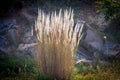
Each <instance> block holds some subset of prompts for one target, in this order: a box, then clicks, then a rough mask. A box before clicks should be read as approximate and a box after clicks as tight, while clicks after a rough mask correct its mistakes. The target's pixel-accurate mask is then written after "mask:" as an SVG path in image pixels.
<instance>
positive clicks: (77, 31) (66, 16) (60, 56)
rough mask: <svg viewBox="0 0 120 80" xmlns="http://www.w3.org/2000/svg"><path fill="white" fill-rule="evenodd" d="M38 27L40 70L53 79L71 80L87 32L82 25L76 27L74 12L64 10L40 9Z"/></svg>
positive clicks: (36, 24) (36, 26) (38, 60)
mask: <svg viewBox="0 0 120 80" xmlns="http://www.w3.org/2000/svg"><path fill="white" fill-rule="evenodd" d="M35 28H36V33H37V39H38V43H39V46H38V54H37V62H38V64H39V67H40V71H41V72H42V73H44V74H46V75H47V76H49V77H50V78H52V79H53V80H66V79H70V77H71V75H72V72H73V68H74V55H75V52H76V50H77V47H78V44H79V42H80V40H81V38H82V29H83V26H80V25H79V24H76V26H74V20H73V10H71V9H70V10H60V11H59V14H57V13H56V11H55V12H52V13H49V14H45V13H44V12H43V11H41V10H39V11H38V17H37V20H36V22H35Z"/></svg>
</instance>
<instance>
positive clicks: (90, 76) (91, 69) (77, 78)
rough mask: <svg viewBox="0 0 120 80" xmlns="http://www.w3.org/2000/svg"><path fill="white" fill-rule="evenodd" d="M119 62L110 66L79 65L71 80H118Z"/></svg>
mask: <svg viewBox="0 0 120 80" xmlns="http://www.w3.org/2000/svg"><path fill="white" fill-rule="evenodd" d="M119 62H120V60H115V61H113V62H112V64H111V65H107V66H103V65H100V64H99V63H97V64H93V65H92V64H83V63H82V64H79V65H77V67H76V68H75V70H74V71H75V74H74V75H73V77H72V79H71V80H119V79H120V63H119Z"/></svg>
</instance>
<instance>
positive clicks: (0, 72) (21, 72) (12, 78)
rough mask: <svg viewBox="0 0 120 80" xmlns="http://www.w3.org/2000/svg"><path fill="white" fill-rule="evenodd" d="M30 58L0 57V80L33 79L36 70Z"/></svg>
mask: <svg viewBox="0 0 120 80" xmlns="http://www.w3.org/2000/svg"><path fill="white" fill-rule="evenodd" d="M35 66H36V64H35V61H34V60H32V59H30V58H19V57H16V56H8V57H0V76H1V77H0V80H16V79H17V80H21V79H22V80H23V79H25V78H26V79H29V78H31V79H35V78H36V74H37V73H38V72H37V68H36V67H35Z"/></svg>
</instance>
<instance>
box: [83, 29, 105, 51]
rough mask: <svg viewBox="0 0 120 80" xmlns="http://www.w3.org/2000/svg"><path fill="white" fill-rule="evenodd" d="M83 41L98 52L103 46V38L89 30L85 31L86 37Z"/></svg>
mask: <svg viewBox="0 0 120 80" xmlns="http://www.w3.org/2000/svg"><path fill="white" fill-rule="evenodd" d="M84 41H85V42H86V43H87V44H89V45H91V46H92V47H94V48H96V49H98V50H100V51H101V50H102V47H103V45H104V41H103V38H102V37H101V36H100V35H98V34H97V33H96V32H94V31H92V30H91V29H89V28H88V29H87V35H86V37H85V39H84Z"/></svg>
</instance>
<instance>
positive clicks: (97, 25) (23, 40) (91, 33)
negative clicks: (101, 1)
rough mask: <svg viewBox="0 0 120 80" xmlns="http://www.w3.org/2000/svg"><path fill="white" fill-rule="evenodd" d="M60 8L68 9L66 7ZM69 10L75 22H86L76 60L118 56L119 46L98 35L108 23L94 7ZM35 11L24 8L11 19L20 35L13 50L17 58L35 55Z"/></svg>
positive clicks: (86, 5)
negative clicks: (72, 11) (102, 55)
mask: <svg viewBox="0 0 120 80" xmlns="http://www.w3.org/2000/svg"><path fill="white" fill-rule="evenodd" d="M39 8H40V9H42V10H44V11H45V12H49V11H54V10H57V11H58V10H59V9H60V8H61V7H55V6H49V5H48V6H43V7H39ZM62 8H63V9H68V8H67V7H62ZM71 8H72V9H74V14H75V16H74V19H75V22H77V21H78V20H83V21H85V22H86V24H85V26H87V35H86V37H85V39H84V43H85V44H82V45H81V47H80V48H79V51H78V54H80V55H79V57H78V60H79V59H82V58H83V57H84V56H82V57H81V53H82V54H85V56H86V55H88V54H90V55H92V58H95V57H96V58H98V57H100V52H102V53H104V54H106V53H110V55H113V56H115V55H119V54H120V50H119V49H120V46H119V45H118V44H117V45H116V44H114V43H111V42H109V44H108V41H107V43H106V38H105V36H104V34H101V33H99V32H102V31H104V29H105V28H106V27H107V26H108V24H109V23H107V22H105V21H104V15H103V14H101V13H96V8H95V6H93V5H89V4H83V3H81V4H79V6H76V7H74V6H73V7H71ZM37 10H38V7H26V8H23V9H22V10H20V11H19V12H18V13H16V14H14V15H13V17H12V19H14V20H15V23H16V26H18V27H17V29H18V33H19V35H20V36H19V41H18V42H19V43H18V47H16V48H15V49H14V53H16V54H18V55H19V56H30V57H33V56H34V55H35V54H37V50H36V47H37V45H38V44H37V39H36V36H35V31H34V23H35V20H36V18H37ZM88 25H89V26H88ZM110 45H111V47H110ZM106 46H107V49H106ZM116 46H118V47H117V48H118V49H117V50H116V49H115V47H116ZM111 48H112V49H113V50H112V49H111ZM91 50H92V51H91ZM111 50H112V51H111ZM108 51H109V52H108ZM118 53H119V54H118ZM11 54H12V53H11ZM87 58H88V56H87ZM88 62H89V61H88Z"/></svg>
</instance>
